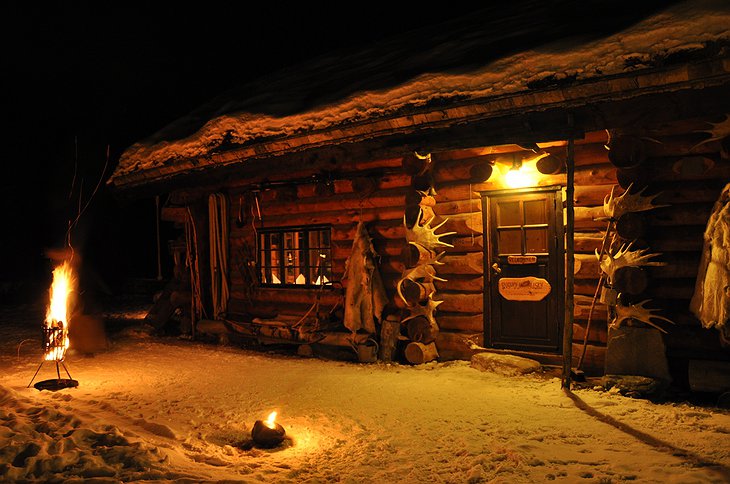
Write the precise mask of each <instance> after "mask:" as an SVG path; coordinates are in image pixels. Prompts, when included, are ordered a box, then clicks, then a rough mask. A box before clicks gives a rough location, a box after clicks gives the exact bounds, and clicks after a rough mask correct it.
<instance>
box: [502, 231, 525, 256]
mask: <svg viewBox="0 0 730 484" xmlns="http://www.w3.org/2000/svg"><path fill="white" fill-rule="evenodd" d="M497 234H498V235H497V236H498V241H497V244H498V246H497V252H498V253H499V254H521V253H522V230H520V229H501V230H499V231H498V232H497Z"/></svg>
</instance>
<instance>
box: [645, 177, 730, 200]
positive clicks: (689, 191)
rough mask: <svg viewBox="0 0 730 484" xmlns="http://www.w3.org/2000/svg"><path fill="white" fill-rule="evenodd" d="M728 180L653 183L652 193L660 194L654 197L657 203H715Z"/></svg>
mask: <svg viewBox="0 0 730 484" xmlns="http://www.w3.org/2000/svg"><path fill="white" fill-rule="evenodd" d="M725 182H726V180H724V179H718V180H716V181H713V180H703V181H699V182H698V181H686V180H682V181H677V182H666V183H652V184H651V189H652V193H657V194H658V196H657V197H656V198H655V199H654V204H655V205H663V204H671V205H681V204H683V203H714V202H715V201H716V200H717V199H718V198H719V197H720V193H721V192H722V188H723V186H724V183H725Z"/></svg>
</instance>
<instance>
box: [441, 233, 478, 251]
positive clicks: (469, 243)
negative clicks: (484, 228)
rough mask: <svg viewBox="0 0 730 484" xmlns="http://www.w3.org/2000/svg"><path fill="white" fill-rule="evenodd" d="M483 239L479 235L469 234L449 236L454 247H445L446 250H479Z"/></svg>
mask: <svg viewBox="0 0 730 484" xmlns="http://www.w3.org/2000/svg"><path fill="white" fill-rule="evenodd" d="M483 243H484V240H483V238H482V236H481V235H476V234H473V233H472V234H471V235H467V236H465V237H456V236H453V237H451V244H453V246H454V247H447V248H445V250H446V252H447V253H448V252H481V251H482V250H483V249H484V245H483Z"/></svg>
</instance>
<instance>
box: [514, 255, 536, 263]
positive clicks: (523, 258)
mask: <svg viewBox="0 0 730 484" xmlns="http://www.w3.org/2000/svg"><path fill="white" fill-rule="evenodd" d="M536 262H537V256H535V255H508V256H507V263H508V264H535V263H536Z"/></svg>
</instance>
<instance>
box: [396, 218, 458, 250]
mask: <svg viewBox="0 0 730 484" xmlns="http://www.w3.org/2000/svg"><path fill="white" fill-rule="evenodd" d="M422 218H423V209H422V208H421V209H419V211H418V218H417V219H416V223H415V225H413V228H410V229H409V228H408V224H407V223H406V217H405V216H403V225H405V227H406V240H407V241H408V242H409V243H410V244H414V245H420V246H421V247H423V248H424V249H428V250H433V249H436V248H437V247H453V245H452V244H449V243H447V242H444V241H442V240H441V237H445V236H447V235H454V234H455V233H456V232H446V233H443V234H436V231H437V230H438V229H439V228H441V227H442V226H443V225H444V224H445V223H446V222H447V221H448V219H446V220H444V221H443V222H441V223H440V224H438V225H437V226H435V227H431V220H429V221H428V222H426V223H424V224H423V225H421V219H422Z"/></svg>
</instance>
